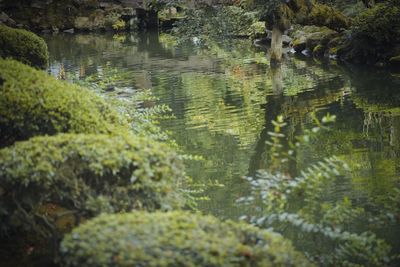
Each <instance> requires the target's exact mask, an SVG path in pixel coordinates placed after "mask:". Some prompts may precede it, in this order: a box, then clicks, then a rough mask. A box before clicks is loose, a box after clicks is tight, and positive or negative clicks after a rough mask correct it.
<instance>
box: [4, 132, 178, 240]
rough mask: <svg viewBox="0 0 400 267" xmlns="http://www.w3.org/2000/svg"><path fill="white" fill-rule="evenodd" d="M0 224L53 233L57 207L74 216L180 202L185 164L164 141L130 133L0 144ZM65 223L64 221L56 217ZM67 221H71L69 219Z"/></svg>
mask: <svg viewBox="0 0 400 267" xmlns="http://www.w3.org/2000/svg"><path fill="white" fill-rule="evenodd" d="M0 158H1V159H2V160H1V161H0V177H1V180H0V188H2V189H3V190H4V193H3V194H2V195H1V197H0V229H2V230H11V231H17V230H18V231H19V230H22V232H24V231H28V232H30V233H36V234H40V235H43V236H53V237H54V235H56V236H57V235H58V232H57V231H56V232H54V230H55V228H56V222H57V221H58V222H60V220H59V219H60V217H59V216H62V215H60V214H58V216H54V214H52V215H51V216H47V215H46V213H44V212H43V210H45V207H46V206H47V205H49V204H51V205H55V206H57V207H58V209H59V210H61V211H62V210H64V211H65V210H67V211H69V213H65V212H60V213H61V214H64V216H70V215H71V214H73V215H74V216H76V218H77V221H79V220H81V219H82V218H90V217H92V216H95V215H97V214H100V213H113V212H123V211H130V210H132V209H144V210H149V211H153V210H156V209H162V210H169V209H173V208H180V207H182V206H183V204H184V201H183V198H182V195H181V194H180V191H179V190H180V185H181V183H182V182H183V181H184V173H183V167H182V164H181V162H180V160H179V159H178V157H177V155H176V153H174V152H172V151H170V149H169V148H168V147H167V146H166V145H163V144H160V143H157V142H154V141H153V140H149V139H147V138H142V137H136V136H132V135H120V136H110V135H100V134H87V135H86V134H59V135H56V136H41V137H34V138H31V139H30V140H28V141H23V142H17V143H16V144H15V145H14V146H11V147H7V148H3V149H2V150H0ZM61 221H62V220H61ZM68 221H71V220H68Z"/></svg>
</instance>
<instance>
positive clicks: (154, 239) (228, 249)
mask: <svg viewBox="0 0 400 267" xmlns="http://www.w3.org/2000/svg"><path fill="white" fill-rule="evenodd" d="M61 254H62V261H63V264H64V266H68V267H73V266H74V267H75V266H86V267H91V266H93V267H94V266H104V267H107V266H149V267H167V266H168V267H172V266H174V267H177V266H181V267H184V266H187V267H189V266H204V267H205V266H207V267H220V266H226V267H231V266H237V267H239V266H240V267H245V266H249V267H250V266H254V267H255V266H262V267H269V266H271V267H272V266H274V267H278V266H282V267H283V266H311V264H310V263H308V262H307V261H306V260H305V259H304V258H303V257H302V256H301V255H300V254H299V253H298V252H296V251H294V249H293V248H292V246H291V244H290V242H287V241H285V240H284V239H282V238H281V237H280V236H279V235H277V234H275V233H271V232H268V231H265V230H259V229H257V228H255V227H253V226H250V225H246V224H241V223H239V224H238V223H233V222H221V221H219V220H217V219H216V218H214V217H210V216H201V215H197V214H191V213H188V212H168V213H161V212H156V213H145V212H133V213H128V214H123V215H102V216H99V217H97V218H95V219H93V220H91V221H89V222H87V223H85V224H82V225H81V226H79V227H78V228H76V229H74V230H73V231H72V233H71V234H69V235H67V236H66V237H65V238H64V240H63V242H62V244H61Z"/></svg>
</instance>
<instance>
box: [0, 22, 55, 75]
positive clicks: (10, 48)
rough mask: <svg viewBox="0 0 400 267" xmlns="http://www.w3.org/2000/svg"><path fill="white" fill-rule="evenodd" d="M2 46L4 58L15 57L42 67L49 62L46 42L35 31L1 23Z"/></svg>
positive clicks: (0, 39)
mask: <svg viewBox="0 0 400 267" xmlns="http://www.w3.org/2000/svg"><path fill="white" fill-rule="evenodd" d="M0 47H1V49H0V57H2V58H13V59H15V60H18V61H21V62H22V63H25V64H28V65H30V66H33V67H38V68H42V69H44V68H46V67H47V66H48V64H49V53H48V51H47V45H46V42H45V41H44V40H43V39H42V38H40V37H39V36H37V35H36V34H34V33H33V32H29V31H26V30H22V29H14V28H10V27H7V26H5V25H0Z"/></svg>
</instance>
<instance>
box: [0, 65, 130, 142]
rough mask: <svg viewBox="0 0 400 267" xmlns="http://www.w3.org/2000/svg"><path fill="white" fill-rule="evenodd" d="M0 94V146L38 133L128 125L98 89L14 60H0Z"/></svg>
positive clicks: (96, 130)
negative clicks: (70, 81)
mask: <svg viewBox="0 0 400 267" xmlns="http://www.w3.org/2000/svg"><path fill="white" fill-rule="evenodd" d="M0 94H1V98H0V147H4V146H7V145H11V144H12V143H14V142H15V141H19V140H26V139H28V138H30V137H32V136H36V135H46V134H47V135H54V134H56V133H60V132H61V133H67V132H69V133H111V132H121V131H125V130H127V129H128V124H127V122H126V120H125V119H124V118H122V117H121V116H120V115H119V114H118V113H117V112H116V111H115V110H114V109H113V108H112V107H111V106H110V105H109V104H107V103H106V102H105V101H104V100H103V99H102V98H101V97H99V96H97V95H96V94H95V93H93V92H91V91H90V90H88V89H86V88H83V87H79V86H76V85H73V84H69V83H66V82H62V81H58V80H56V79H55V78H53V77H51V76H49V75H47V74H46V73H44V72H42V71H39V70H36V69H34V68H31V67H29V66H26V65H24V64H22V63H19V62H17V61H14V60H0Z"/></svg>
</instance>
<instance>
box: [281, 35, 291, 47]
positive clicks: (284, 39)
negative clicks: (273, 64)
mask: <svg viewBox="0 0 400 267" xmlns="http://www.w3.org/2000/svg"><path fill="white" fill-rule="evenodd" d="M291 42H292V38H290V37H289V36H287V35H285V34H284V35H283V36H282V43H283V44H284V45H289V44H290V43H291Z"/></svg>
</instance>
